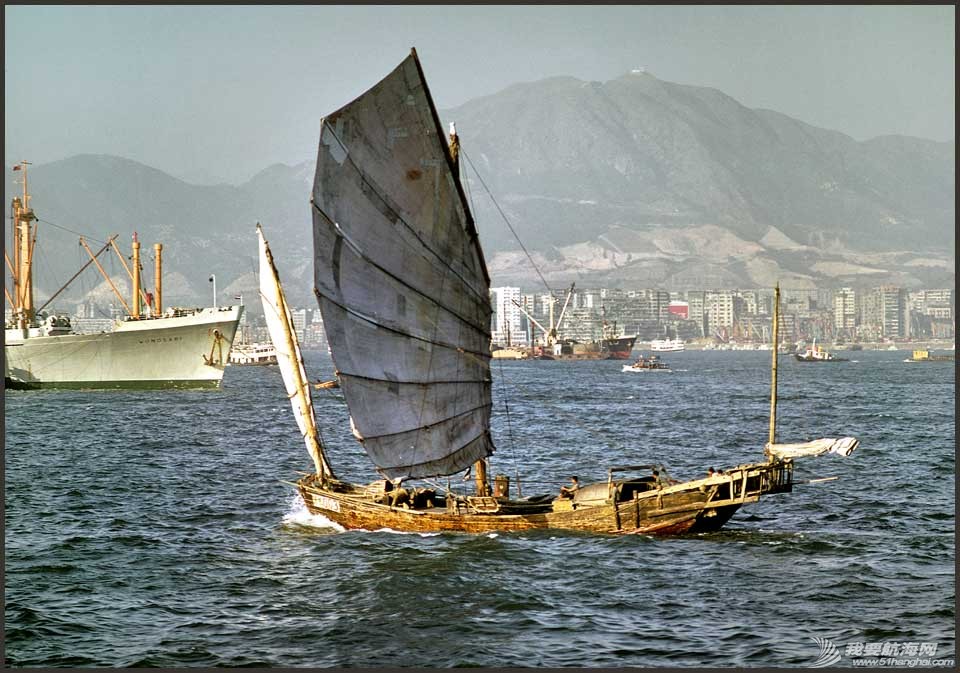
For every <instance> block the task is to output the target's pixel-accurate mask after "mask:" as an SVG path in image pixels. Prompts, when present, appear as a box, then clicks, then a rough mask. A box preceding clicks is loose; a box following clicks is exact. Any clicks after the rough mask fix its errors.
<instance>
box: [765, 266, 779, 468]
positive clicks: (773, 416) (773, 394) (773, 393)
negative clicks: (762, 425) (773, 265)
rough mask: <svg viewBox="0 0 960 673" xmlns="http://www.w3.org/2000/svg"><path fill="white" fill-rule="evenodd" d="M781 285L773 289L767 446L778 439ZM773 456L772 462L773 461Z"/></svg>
mask: <svg viewBox="0 0 960 673" xmlns="http://www.w3.org/2000/svg"><path fill="white" fill-rule="evenodd" d="M779 341H780V283H777V284H776V286H775V287H774V289H773V356H772V364H771V370H770V433H769V435H768V436H767V444H773V443H774V442H775V441H776V439H777V353H778V352H779V350H780V344H779ZM772 459H773V458H772V456H771V460H772Z"/></svg>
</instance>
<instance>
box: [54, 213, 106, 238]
mask: <svg viewBox="0 0 960 673" xmlns="http://www.w3.org/2000/svg"><path fill="white" fill-rule="evenodd" d="M37 222H43V223H44V224H49V225H50V226H51V227H56V228H57V229H63V230H64V231H67V232H69V233H71V234H75V235H76V236H83V237H84V238H85V239H87V240H88V241H95V242H96V243H100V244H101V245H106V244H107V242H106V241H101V240H99V239H96V238H94V237H93V236H89V235H87V234H81V233H80V232H79V231H74V230H73V229H67V228H66V227H64V226H62V225H59V224H57V223H56V222H51V221H49V220H44V219H41V218H39V217H38V218H37Z"/></svg>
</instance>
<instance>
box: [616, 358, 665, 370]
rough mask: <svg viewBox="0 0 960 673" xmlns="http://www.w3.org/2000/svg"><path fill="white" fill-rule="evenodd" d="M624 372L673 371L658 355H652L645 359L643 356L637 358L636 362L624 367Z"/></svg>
mask: <svg viewBox="0 0 960 673" xmlns="http://www.w3.org/2000/svg"><path fill="white" fill-rule="evenodd" d="M623 371H625V372H669V371H672V370H671V369H670V367H668V366H667V363H666V362H664V361H663V360H661V359H660V357H659V356H657V355H651V356H650V357H648V358H645V357H643V354H641V355H640V357H639V358H637V360H636V362H633V363H631V364H629V365H623Z"/></svg>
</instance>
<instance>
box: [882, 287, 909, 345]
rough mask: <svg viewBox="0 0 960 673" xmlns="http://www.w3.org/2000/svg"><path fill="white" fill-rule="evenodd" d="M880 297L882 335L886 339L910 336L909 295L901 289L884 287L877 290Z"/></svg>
mask: <svg viewBox="0 0 960 673" xmlns="http://www.w3.org/2000/svg"><path fill="white" fill-rule="evenodd" d="M876 292H877V294H878V296H879V300H880V301H879V312H880V316H879V317H880V334H881V336H883V337H886V338H894V337H906V336H909V329H908V325H909V324H910V321H909V320H908V319H907V293H906V290H904V289H903V288H901V287H896V286H893V285H884V286H883V287H879V288H877V289H876Z"/></svg>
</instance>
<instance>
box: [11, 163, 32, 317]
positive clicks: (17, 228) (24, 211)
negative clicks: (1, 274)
mask: <svg viewBox="0 0 960 673" xmlns="http://www.w3.org/2000/svg"><path fill="white" fill-rule="evenodd" d="M29 165H30V162H28V161H21V162H20V163H19V164H17V165H16V166H14V168H13V170H15V171H22V172H23V197H22V199H21V198H20V197H14V199H13V233H14V244H13V250H14V264H13V265H12V266H13V287H14V304H13V313H14V319H15V320H16V322H17V326H18V327H19V328H21V329H26V328H28V327H30V326H31V325H33V324H34V319H35V317H36V312H35V311H34V305H33V241H34V237H35V233H34V226H33V225H32V224H31V223H32V222H33V221H35V220H36V219H37V217H36V215H34V214H33V209H32V208H30V192H29V191H28V188H27V166H29Z"/></svg>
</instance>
